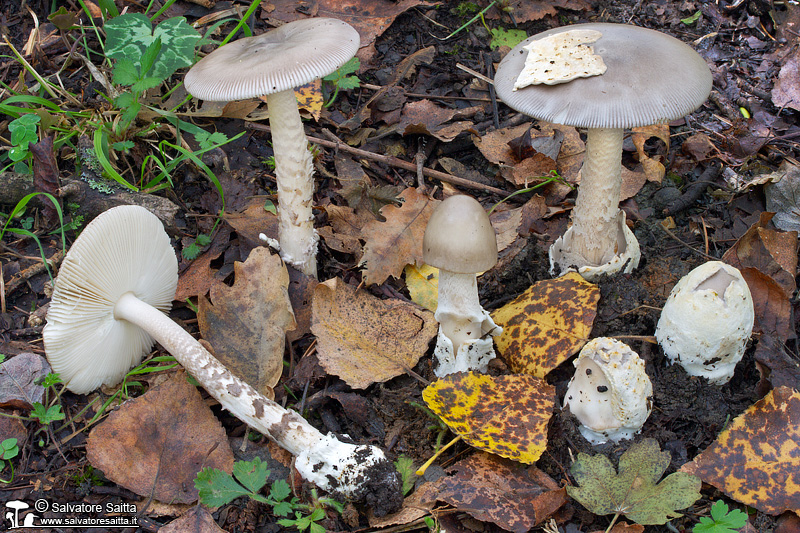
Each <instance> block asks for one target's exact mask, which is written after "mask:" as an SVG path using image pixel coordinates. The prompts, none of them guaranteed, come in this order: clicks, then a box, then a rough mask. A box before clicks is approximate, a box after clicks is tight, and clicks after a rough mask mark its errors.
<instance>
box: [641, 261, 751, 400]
mask: <svg viewBox="0 0 800 533" xmlns="http://www.w3.org/2000/svg"><path fill="white" fill-rule="evenodd" d="M754 321H755V310H754V308H753V298H752V296H751V295H750V289H749V287H748V286H747V282H746V281H745V280H744V278H743V277H742V274H741V273H740V272H739V270H738V269H737V268H735V267H732V266H731V265H728V264H726V263H723V262H721V261H708V262H707V263H703V264H702V265H700V266H699V267H697V268H695V269H694V270H692V271H691V272H689V273H688V274H686V275H685V276H684V277H682V278H681V279H680V281H678V283H677V284H676V285H675V287H673V288H672V291H671V292H670V293H669V297H668V298H667V302H666V303H665V304H664V308H663V309H662V310H661V317H660V318H659V319H658V325H657V326H656V340H658V343H659V344H660V345H661V347H662V348H663V350H664V354H666V356H667V358H668V359H669V360H670V362H672V363H679V364H680V365H681V366H682V367H683V368H684V370H686V373H687V374H689V375H691V376H701V377H704V378H706V379H708V381H709V382H711V383H713V384H715V385H722V384H725V383H727V382H728V381H730V379H731V378H732V377H733V371H734V369H735V368H736V363H738V362H739V361H740V360H741V359H742V357H743V356H744V351H745V348H746V347H747V341H748V340H749V339H750V335H751V333H752V332H753V323H754Z"/></svg>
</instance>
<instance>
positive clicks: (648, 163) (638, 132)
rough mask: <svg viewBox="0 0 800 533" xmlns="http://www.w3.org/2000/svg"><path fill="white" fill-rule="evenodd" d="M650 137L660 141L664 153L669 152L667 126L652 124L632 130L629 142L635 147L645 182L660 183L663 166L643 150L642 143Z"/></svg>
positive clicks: (662, 176) (662, 175)
mask: <svg viewBox="0 0 800 533" xmlns="http://www.w3.org/2000/svg"><path fill="white" fill-rule="evenodd" d="M651 137H655V138H657V139H660V140H661V141H662V142H663V143H664V144H665V145H666V152H669V125H668V124H653V125H651V126H642V127H640V128H633V131H632V132H631V140H632V141H633V145H634V146H635V147H636V152H637V153H638V154H639V162H640V163H641V164H642V168H643V169H644V175H645V177H646V178H647V181H654V182H656V183H661V180H662V179H663V178H664V165H663V164H662V163H661V161H657V160H655V159H653V158H652V157H650V156H649V155H647V152H646V151H645V149H644V143H645V142H647V140H648V139H650V138H651ZM637 192H638V191H637Z"/></svg>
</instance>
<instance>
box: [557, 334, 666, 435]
mask: <svg viewBox="0 0 800 533" xmlns="http://www.w3.org/2000/svg"><path fill="white" fill-rule="evenodd" d="M574 364H575V375H574V376H573V377H572V379H571V380H570V382H569V386H568V388H567V394H566V397H565V399H564V403H565V404H566V405H568V406H569V410H570V412H571V413H572V414H573V415H575V417H576V418H577V419H578V421H579V422H580V423H581V426H580V428H579V429H580V432H581V435H583V436H584V437H585V438H586V440H588V441H589V442H591V443H592V444H602V443H604V442H607V441H609V440H610V441H613V442H619V441H620V440H622V439H631V438H633V435H634V434H636V433H637V432H639V430H641V428H642V425H644V422H645V420H647V417H648V416H650V410H651V409H652V400H651V397H652V396H653V385H652V384H651V383H650V378H649V377H647V373H646V372H645V370H644V361H642V360H641V359H640V358H639V356H638V355H637V354H636V352H634V351H633V350H631V349H630V347H629V346H628V345H627V344H625V343H623V342H620V341H618V340H615V339H611V338H608V337H600V338H597V339H592V340H591V341H589V342H588V343H586V345H585V346H584V347H583V349H581V352H580V354H579V355H578V358H577V359H576V360H575V362H574Z"/></svg>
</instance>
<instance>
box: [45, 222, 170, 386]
mask: <svg viewBox="0 0 800 533" xmlns="http://www.w3.org/2000/svg"><path fill="white" fill-rule="evenodd" d="M131 228H135V229H136V231H135V232H132V231H131ZM131 233H134V235H131ZM177 285H178V260H177V258H176V257H175V252H174V251H173V249H172V246H171V244H170V242H169V237H168V236H167V234H166V233H165V232H164V228H163V226H162V224H161V221H160V220H159V219H158V218H157V217H156V216H155V215H153V214H152V213H150V212H149V211H148V210H147V209H145V208H143V207H139V206H120V207H114V208H112V209H109V210H108V211H105V212H104V213H102V214H101V215H99V216H98V217H97V218H95V219H94V220H93V221H92V222H91V223H90V224H89V225H88V226H86V228H85V229H84V230H83V232H81V234H80V236H79V237H78V239H77V240H76V241H75V243H74V244H73V245H72V247H71V248H70V250H69V253H68V254H67V257H66V258H65V259H64V262H63V263H62V265H61V269H60V270H59V273H58V278H57V279H56V286H55V290H54V291H53V297H52V300H51V301H50V309H49V311H48V313H47V325H46V326H45V327H44V333H43V337H44V347H45V352H46V353H47V359H48V360H49V361H50V366H52V368H53V372H56V373H58V374H59V375H60V376H61V379H63V380H64V383H66V386H67V388H68V389H69V390H71V391H72V392H75V393H78V394H84V393H87V392H89V391H92V390H94V389H96V388H97V387H99V386H101V385H104V384H105V385H115V384H117V383H119V382H120V381H122V378H123V376H124V375H125V373H126V372H127V371H128V370H129V369H130V368H131V367H132V366H134V365H136V364H138V363H139V362H140V361H141V359H142V355H143V354H145V353H147V352H148V351H150V349H151V348H152V346H153V339H152V338H151V337H150V335H148V334H147V333H145V332H144V331H142V330H141V328H139V327H138V326H135V325H133V324H131V323H129V322H127V321H124V320H117V319H115V318H114V306H115V304H116V302H117V300H118V299H119V297H120V296H122V295H123V294H125V293H127V292H132V293H133V294H134V295H135V296H136V297H138V298H139V299H141V300H142V301H144V302H147V303H149V304H150V305H152V306H153V307H156V308H157V309H160V310H161V311H164V312H167V311H169V309H170V307H171V305H172V299H173V297H174V295H175V289H176V287H177Z"/></svg>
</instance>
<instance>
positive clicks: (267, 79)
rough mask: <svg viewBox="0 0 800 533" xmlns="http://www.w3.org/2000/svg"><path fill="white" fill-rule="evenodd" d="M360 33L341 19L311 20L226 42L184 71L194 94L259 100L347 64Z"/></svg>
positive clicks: (187, 87) (224, 99) (355, 47)
mask: <svg viewBox="0 0 800 533" xmlns="http://www.w3.org/2000/svg"><path fill="white" fill-rule="evenodd" d="M360 42H361V40H360V38H359V35H358V32H357V31H356V30H355V28H353V27H352V26H350V25H349V24H347V23H346V22H343V21H341V20H337V19H331V18H310V19H303V20H296V21H294V22H290V23H288V24H284V25H283V26H280V27H278V28H275V29H274V30H271V31H268V32H266V33H262V34H261V35H257V36H255V37H245V38H243V39H239V40H237V41H234V42H232V43H228V44H226V45H225V46H222V47H220V48H218V49H216V50H214V51H213V52H212V53H210V54H208V55H207V56H206V57H204V58H203V59H201V60H200V61H198V62H197V63H196V64H195V65H194V66H193V67H192V68H191V69H190V70H189V72H187V73H186V77H185V78H184V84H185V85H186V90H187V91H188V92H189V93H190V94H191V95H192V96H194V97H195V98H200V99H201V100H211V101H230V100H244V99H246V98H255V97H257V96H264V95H268V94H273V93H276V92H281V91H286V90H289V89H292V88H294V87H298V86H300V85H303V84H306V83H309V82H312V81H314V80H316V79H318V78H321V77H323V76H327V75H328V74H330V73H331V72H334V71H335V70H336V69H338V68H339V67H341V66H342V65H344V64H345V63H346V62H347V61H348V60H350V58H352V57H353V56H354V55H355V53H356V52H357V51H358V47H359V45H360Z"/></svg>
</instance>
